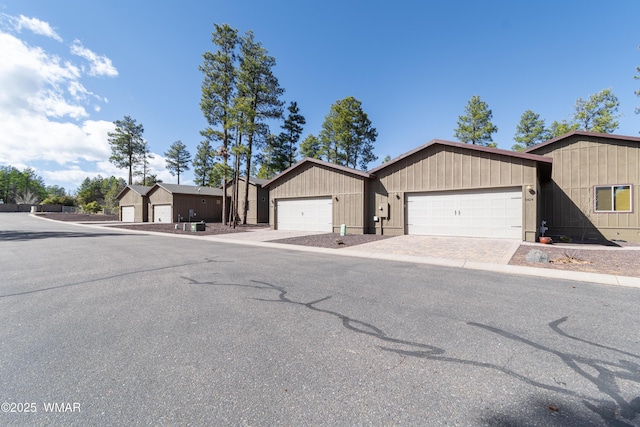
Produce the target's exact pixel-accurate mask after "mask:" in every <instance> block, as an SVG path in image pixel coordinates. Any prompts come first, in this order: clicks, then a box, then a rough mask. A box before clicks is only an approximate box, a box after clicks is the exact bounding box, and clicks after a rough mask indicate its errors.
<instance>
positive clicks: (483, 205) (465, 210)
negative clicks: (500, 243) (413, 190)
mask: <svg viewBox="0 0 640 427" xmlns="http://www.w3.org/2000/svg"><path fill="white" fill-rule="evenodd" d="M521 191H522V190H521V189H520V188H511V189H496V190H476V191H451V192H446V193H422V194H410V195H408V196H407V232H408V233H409V234H424V235H434V236H470V237H501V238H517V239H520V238H522V192H521Z"/></svg>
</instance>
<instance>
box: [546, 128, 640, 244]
mask: <svg viewBox="0 0 640 427" xmlns="http://www.w3.org/2000/svg"><path fill="white" fill-rule="evenodd" d="M536 154H540V155H543V156H549V157H552V158H553V159H554V164H553V171H552V181H553V183H554V184H555V185H556V187H557V188H556V191H553V194H554V196H553V200H552V203H551V204H549V203H548V204H547V209H546V210H545V217H547V218H552V219H553V222H551V221H550V226H551V227H556V228H560V229H566V230H568V232H571V231H573V232H578V233H579V232H580V231H581V229H582V228H583V227H584V225H583V224H585V222H586V223H587V224H589V225H591V226H592V227H595V228H597V229H598V230H599V232H600V233H602V235H603V236H605V237H607V238H622V239H629V240H632V241H640V229H639V228H638V227H639V222H640V221H639V215H640V212H639V207H640V206H639V202H638V199H639V194H638V190H639V189H640V172H639V168H640V144H638V142H637V141H625V140H624V139H613V140H612V139H610V138H600V137H596V136H593V137H588V136H584V135H575V136H573V137H570V138H568V140H567V141H564V142H562V143H560V142H559V143H557V144H551V145H550V146H548V147H542V149H541V150H539V151H537V152H536ZM616 184H630V185H631V186H632V206H633V208H632V209H633V210H632V212H630V213H626V212H624V213H622V212H615V213H601V212H598V213H596V212H595V211H594V207H593V206H594V194H593V187H594V186H596V185H616ZM576 223H579V224H576Z"/></svg>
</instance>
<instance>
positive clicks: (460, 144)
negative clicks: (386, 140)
mask: <svg viewBox="0 0 640 427" xmlns="http://www.w3.org/2000/svg"><path fill="white" fill-rule="evenodd" d="M434 145H441V146H445V147H455V148H461V149H463V150H470V151H477V152H482V153H490V154H499V155H501V156H508V157H515V158H519V159H527V160H533V161H535V162H542V163H552V162H553V159H552V158H551V157H544V156H539V155H537V154H529V153H523V152H518V151H510V150H503V149H501V148H492V147H484V146H481V145H473V144H466V143H463V142H453V141H444V140H441V139H433V140H431V141H429V142H427V143H426V144H423V145H421V146H419V147H417V148H414V149H413V150H411V151H407V152H406V153H404V154H401V155H400V156H398V157H396V158H395V159H391V160H389V161H388V162H386V163H383V164H381V165H380V166H378V167H375V168H373V169H371V171H370V172H371V173H372V174H375V173H376V172H378V171H380V170H382V169H385V168H386V167H388V166H391V165H393V164H395V163H397V162H399V161H401V160H403V159H406V158H407V157H409V156H412V155H414V154H416V153H419V152H420V151H423V150H425V149H427V148H429V147H431V146H434Z"/></svg>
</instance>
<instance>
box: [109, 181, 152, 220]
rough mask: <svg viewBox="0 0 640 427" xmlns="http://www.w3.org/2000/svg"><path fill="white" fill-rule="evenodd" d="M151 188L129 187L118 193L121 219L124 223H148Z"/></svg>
mask: <svg viewBox="0 0 640 427" xmlns="http://www.w3.org/2000/svg"><path fill="white" fill-rule="evenodd" d="M150 189H151V187H148V186H145V185H127V186H126V187H124V188H123V189H122V191H120V193H118V195H117V196H116V199H117V200H118V205H119V217H120V221H122V222H147V221H148V205H149V203H148V198H147V194H148V193H149V190H150Z"/></svg>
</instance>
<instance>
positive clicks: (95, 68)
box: [71, 40, 118, 77]
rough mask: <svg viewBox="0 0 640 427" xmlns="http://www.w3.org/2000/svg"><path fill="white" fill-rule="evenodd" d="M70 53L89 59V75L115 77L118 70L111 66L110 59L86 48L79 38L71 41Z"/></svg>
mask: <svg viewBox="0 0 640 427" xmlns="http://www.w3.org/2000/svg"><path fill="white" fill-rule="evenodd" d="M71 53H72V54H74V55H77V56H79V57H81V58H84V59H86V60H87V61H89V63H90V68H89V75H91V76H107V77H116V76H117V75H118V70H117V69H116V67H114V66H113V63H112V62H111V59H109V58H107V57H106V56H104V55H97V54H96V53H94V52H92V51H91V50H89V49H87V48H86V47H84V46H83V45H82V43H81V42H80V40H74V41H73V44H72V45H71Z"/></svg>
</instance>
